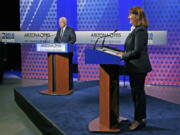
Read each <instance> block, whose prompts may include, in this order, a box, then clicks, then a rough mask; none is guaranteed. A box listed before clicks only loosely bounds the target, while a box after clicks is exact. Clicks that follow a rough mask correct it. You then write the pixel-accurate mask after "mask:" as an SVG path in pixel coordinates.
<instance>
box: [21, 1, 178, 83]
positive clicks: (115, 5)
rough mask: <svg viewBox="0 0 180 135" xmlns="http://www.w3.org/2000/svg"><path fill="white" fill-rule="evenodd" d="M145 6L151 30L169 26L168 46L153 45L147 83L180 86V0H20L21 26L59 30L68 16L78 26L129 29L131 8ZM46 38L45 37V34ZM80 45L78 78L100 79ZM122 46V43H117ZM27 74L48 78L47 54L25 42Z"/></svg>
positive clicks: (89, 28) (23, 69)
mask: <svg viewBox="0 0 180 135" xmlns="http://www.w3.org/2000/svg"><path fill="white" fill-rule="evenodd" d="M135 5H138V6H141V7H143V8H144V9H145V11H146V14H147V17H148V20H149V22H150V27H149V30H167V31H168V44H167V46H163V47H162V46H161V47H158V46H153V47H151V46H150V47H149V53H150V60H151V63H152V66H153V71H152V72H151V73H149V75H148V77H147V79H146V84H153V85H176V86H180V37H179V35H180V23H179V22H180V16H179V12H180V1H179V0H173V1H172V0H158V1H157V0H151V1H149V0H126V1H124V0H113V1H112V0H96V1H95V0H39V1H36V0H20V14H21V18H20V19H21V25H20V27H21V30H42V31H43V30H50V31H51V30H56V29H58V23H57V22H58V18H59V17H61V16H66V17H67V18H68V24H69V25H70V26H71V27H73V28H74V29H75V30H79V31H81V30H83V31H86V30H88V31H91V30H102V31H104V30H111V31H112V30H114V29H119V30H129V29H130V24H129V20H128V18H127V17H128V10H129V8H131V7H132V6H135ZM42 38H45V37H42ZM89 47H92V45H77V48H76V50H75V57H74V63H78V70H79V74H78V79H79V80H81V81H84V80H97V79H98V78H99V76H98V74H99V72H98V65H85V63H84V53H83V51H84V49H86V48H89ZM116 47H119V46H116ZM22 75H23V78H36V79H47V54H46V53H36V52H35V46H34V45H32V44H31V45H30V44H24V45H23V46H22Z"/></svg>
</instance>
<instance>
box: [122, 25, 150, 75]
mask: <svg viewBox="0 0 180 135" xmlns="http://www.w3.org/2000/svg"><path fill="white" fill-rule="evenodd" d="M147 43H148V33H147V28H146V27H144V26H139V27H136V28H135V29H134V30H133V31H132V32H131V33H130V34H129V35H128V37H127V39H126V41H125V54H124V55H123V56H122V59H124V60H125V63H126V64H125V67H126V69H127V71H128V72H129V73H147V72H150V71H151V70H152V68H151V64H150V61H149V56H148V48H147Z"/></svg>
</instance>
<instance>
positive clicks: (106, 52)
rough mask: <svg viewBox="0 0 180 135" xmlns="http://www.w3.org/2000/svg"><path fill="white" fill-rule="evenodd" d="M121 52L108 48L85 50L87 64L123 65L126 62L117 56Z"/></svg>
mask: <svg viewBox="0 0 180 135" xmlns="http://www.w3.org/2000/svg"><path fill="white" fill-rule="evenodd" d="M117 52H119V51H118V50H114V49H112V48H108V47H97V48H96V49H86V50H85V63H86V64H112V65H123V64H124V61H123V60H122V59H121V58H120V57H119V56H117V55H116V53H117Z"/></svg>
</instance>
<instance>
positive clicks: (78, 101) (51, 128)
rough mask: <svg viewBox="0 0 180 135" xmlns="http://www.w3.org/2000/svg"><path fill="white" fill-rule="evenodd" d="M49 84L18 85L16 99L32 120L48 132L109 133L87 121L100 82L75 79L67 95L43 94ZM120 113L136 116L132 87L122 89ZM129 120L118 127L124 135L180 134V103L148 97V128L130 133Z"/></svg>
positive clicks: (72, 134) (52, 134) (91, 115)
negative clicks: (90, 128)
mask: <svg viewBox="0 0 180 135" xmlns="http://www.w3.org/2000/svg"><path fill="white" fill-rule="evenodd" d="M44 89H47V85H42V86H30V87H19V88H15V91H14V92H15V101H16V103H17V104H18V105H19V106H20V107H21V108H22V109H23V111H24V112H25V113H26V114H27V115H28V116H29V117H30V118H31V120H32V121H33V122H34V123H35V124H36V125H37V126H38V128H40V130H41V131H42V132H43V133H44V134H48V135H59V134H66V135H96V134H98V135H110V134H108V133H91V132H89V131H88V124H89V122H90V121H91V120H93V119H94V118H96V117H97V116H98V96H99V90H98V89H99V86H98V81H89V82H75V84H74V93H73V94H71V95H68V96H48V95H41V94H39V91H41V90H44ZM120 115H121V116H123V117H127V118H128V119H129V120H130V121H131V120H132V119H133V103H132V99H131V94H130V89H128V88H120ZM128 125H129V121H128V122H124V123H121V124H120V125H119V128H121V129H122V132H120V133H118V134H123V135H130V134H132V135H144V134H146V135H153V134H154V135H157V134H158V135H179V134H180V105H178V104H173V103H170V102H167V101H163V100H160V99H157V98H154V97H151V96H147V127H146V128H144V129H143V130H141V131H136V132H129V131H128V129H127V128H128Z"/></svg>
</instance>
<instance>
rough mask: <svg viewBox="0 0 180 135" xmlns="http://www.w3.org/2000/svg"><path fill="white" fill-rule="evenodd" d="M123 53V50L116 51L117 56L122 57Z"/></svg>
mask: <svg viewBox="0 0 180 135" xmlns="http://www.w3.org/2000/svg"><path fill="white" fill-rule="evenodd" d="M123 54H124V52H118V53H116V55H117V56H119V57H122V56H123Z"/></svg>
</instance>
